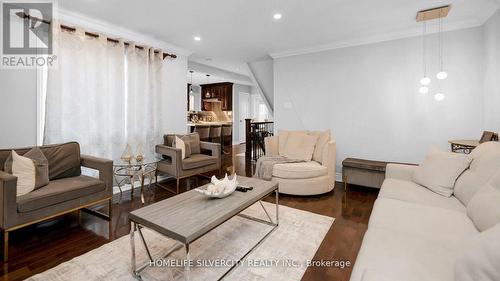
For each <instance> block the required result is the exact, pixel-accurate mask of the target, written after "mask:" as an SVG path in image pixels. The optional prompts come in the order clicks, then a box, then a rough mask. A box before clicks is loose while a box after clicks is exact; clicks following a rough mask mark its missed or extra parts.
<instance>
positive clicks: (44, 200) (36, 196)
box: [17, 176, 106, 213]
mask: <svg viewBox="0 0 500 281" xmlns="http://www.w3.org/2000/svg"><path fill="white" fill-rule="evenodd" d="M105 189H106V185H105V183H104V182H103V181H100V180H99V179H96V178H92V177H87V176H78V177H69V178H63V179H58V180H53V181H50V182H49V184H48V185H46V186H44V187H42V188H39V189H37V190H35V191H33V192H30V193H28V194H25V195H22V196H19V197H17V210H18V211H19V212H20V213H24V212H30V211H34V210H38V209H42V208H45V207H49V206H52V205H56V204H59V203H62V202H66V201H70V200H73V199H76V198H80V197H84V196H86V195H90V194H94V193H97V192H100V191H104V190H105Z"/></svg>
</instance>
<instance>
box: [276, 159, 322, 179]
mask: <svg viewBox="0 0 500 281" xmlns="http://www.w3.org/2000/svg"><path fill="white" fill-rule="evenodd" d="M327 174H328V168H327V167H325V166H321V165H320V164H319V163H318V162H315V161H310V162H299V163H283V164H276V165H274V167H273V176H274V177H278V178H283V179H309V178H316V177H320V176H325V175H327Z"/></svg>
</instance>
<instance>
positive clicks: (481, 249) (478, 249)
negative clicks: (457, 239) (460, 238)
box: [455, 224, 500, 281]
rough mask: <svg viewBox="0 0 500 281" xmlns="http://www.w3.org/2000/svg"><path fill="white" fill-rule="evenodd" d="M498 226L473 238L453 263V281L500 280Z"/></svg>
mask: <svg viewBox="0 0 500 281" xmlns="http://www.w3.org/2000/svg"><path fill="white" fill-rule="evenodd" d="M498 237H500V224H497V225H495V226H494V227H492V228H490V229H488V230H486V231H484V232H481V233H480V234H479V235H477V236H476V237H474V239H473V240H472V243H471V244H470V247H469V248H468V249H467V250H466V251H465V252H464V254H463V255H462V256H461V257H459V258H458V259H457V261H456V262H455V281H494V280H500V266H499V265H500V239H498Z"/></svg>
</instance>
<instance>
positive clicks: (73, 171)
mask: <svg viewBox="0 0 500 281" xmlns="http://www.w3.org/2000/svg"><path fill="white" fill-rule="evenodd" d="M39 148H40V150H41V151H42V152H43V155H45V158H47V161H48V162H49V179H50V180H56V179H60V178H67V177H76V176H79V175H80V174H81V159H80V145H79V144H78V143H77V142H68V143H63V144H51V145H44V146H40V147H39ZM31 149H32V148H31V147H29V148H19V149H14V150H15V151H16V152H17V154H19V155H21V156H22V155H24V154H25V153H27V152H28V151H30V150H31ZM11 151H12V149H2V150H0V169H3V165H4V163H5V160H6V159H7V157H8V156H9V155H10V153H11Z"/></svg>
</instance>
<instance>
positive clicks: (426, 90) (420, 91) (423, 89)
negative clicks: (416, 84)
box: [418, 86, 429, 95]
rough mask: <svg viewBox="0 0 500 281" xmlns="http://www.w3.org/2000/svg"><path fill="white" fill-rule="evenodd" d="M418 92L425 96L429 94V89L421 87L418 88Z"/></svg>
mask: <svg viewBox="0 0 500 281" xmlns="http://www.w3.org/2000/svg"><path fill="white" fill-rule="evenodd" d="M418 92H419V93H421V94H423V95H425V94H427V93H428V92H429V88H427V87H425V86H422V87H420V89H418Z"/></svg>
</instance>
